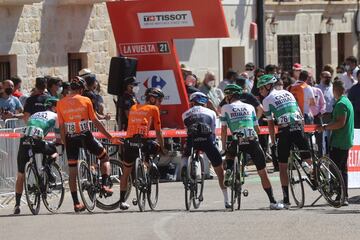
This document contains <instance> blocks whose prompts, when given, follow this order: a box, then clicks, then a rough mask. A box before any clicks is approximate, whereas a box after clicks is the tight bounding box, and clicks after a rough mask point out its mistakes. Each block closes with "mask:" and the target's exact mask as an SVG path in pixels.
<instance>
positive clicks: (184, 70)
mask: <svg viewBox="0 0 360 240" xmlns="http://www.w3.org/2000/svg"><path fill="white" fill-rule="evenodd" d="M180 70H181V74H182V77H183V79H186V76H187V75H190V74H192V71H191V69H189V68H188V67H186V65H185V64H181V65H180Z"/></svg>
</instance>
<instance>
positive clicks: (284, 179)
mask: <svg viewBox="0 0 360 240" xmlns="http://www.w3.org/2000/svg"><path fill="white" fill-rule="evenodd" d="M278 136H279V140H278V145H277V152H278V157H279V170H280V182H281V187H282V192H283V196H284V198H283V202H284V203H285V204H288V203H290V201H289V178H288V158H289V156H290V148H291V144H292V141H293V139H291V137H290V132H289V130H288V129H285V130H283V131H282V132H281V131H280V132H279V133H278Z"/></svg>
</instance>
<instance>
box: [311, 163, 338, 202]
mask: <svg viewBox="0 0 360 240" xmlns="http://www.w3.org/2000/svg"><path fill="white" fill-rule="evenodd" d="M315 175H316V181H317V182H318V189H319V191H320V193H321V195H322V196H323V197H324V198H325V200H326V201H327V202H328V204H329V205H330V206H332V207H335V208H339V207H341V206H342V205H343V203H344V201H345V183H344V179H343V177H342V174H341V172H340V170H339V168H338V167H337V165H336V164H335V163H334V162H333V161H332V160H331V159H330V158H329V157H326V156H323V157H321V158H320V159H319V161H318V164H317V166H316V174H315ZM329 177H330V178H329Z"/></svg>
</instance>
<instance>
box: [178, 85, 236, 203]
mask: <svg viewBox="0 0 360 240" xmlns="http://www.w3.org/2000/svg"><path fill="white" fill-rule="evenodd" d="M208 101H209V99H208V97H207V96H206V95H205V94H204V93H202V92H195V93H193V94H191V95H190V104H191V108H190V109H189V110H187V111H186V112H184V113H183V114H182V119H183V121H184V124H185V126H186V128H187V132H188V138H187V141H186V146H185V149H184V154H183V157H182V160H183V167H182V171H181V175H182V177H183V178H184V177H185V174H186V171H187V170H186V168H187V160H188V158H189V156H190V155H191V148H192V147H194V148H195V149H197V150H201V151H203V152H205V154H206V156H207V157H208V158H209V160H210V162H211V164H212V165H213V167H214V170H215V173H216V175H217V176H218V181H219V186H220V189H221V191H222V192H223V195H224V203H225V208H230V207H231V205H230V204H229V197H228V193H227V188H226V187H225V185H224V169H223V166H222V159H221V154H220V152H219V150H218V149H217V147H216V145H215V124H216V113H215V112H214V111H213V110H211V109H208V108H206V107H205V106H206V104H207V103H208Z"/></svg>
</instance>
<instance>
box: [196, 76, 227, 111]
mask: <svg viewBox="0 0 360 240" xmlns="http://www.w3.org/2000/svg"><path fill="white" fill-rule="evenodd" d="M199 90H200V91H201V92H202V93H204V94H205V95H207V96H208V98H209V103H210V105H212V107H211V109H212V110H214V111H215V112H217V113H218V114H219V113H220V109H218V108H219V105H220V102H221V101H222V100H223V99H224V93H223V92H222V91H221V89H220V88H217V87H215V74H214V73H213V72H210V71H208V72H206V74H205V78H204V81H203V84H202V85H201V86H200V88H199Z"/></svg>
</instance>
